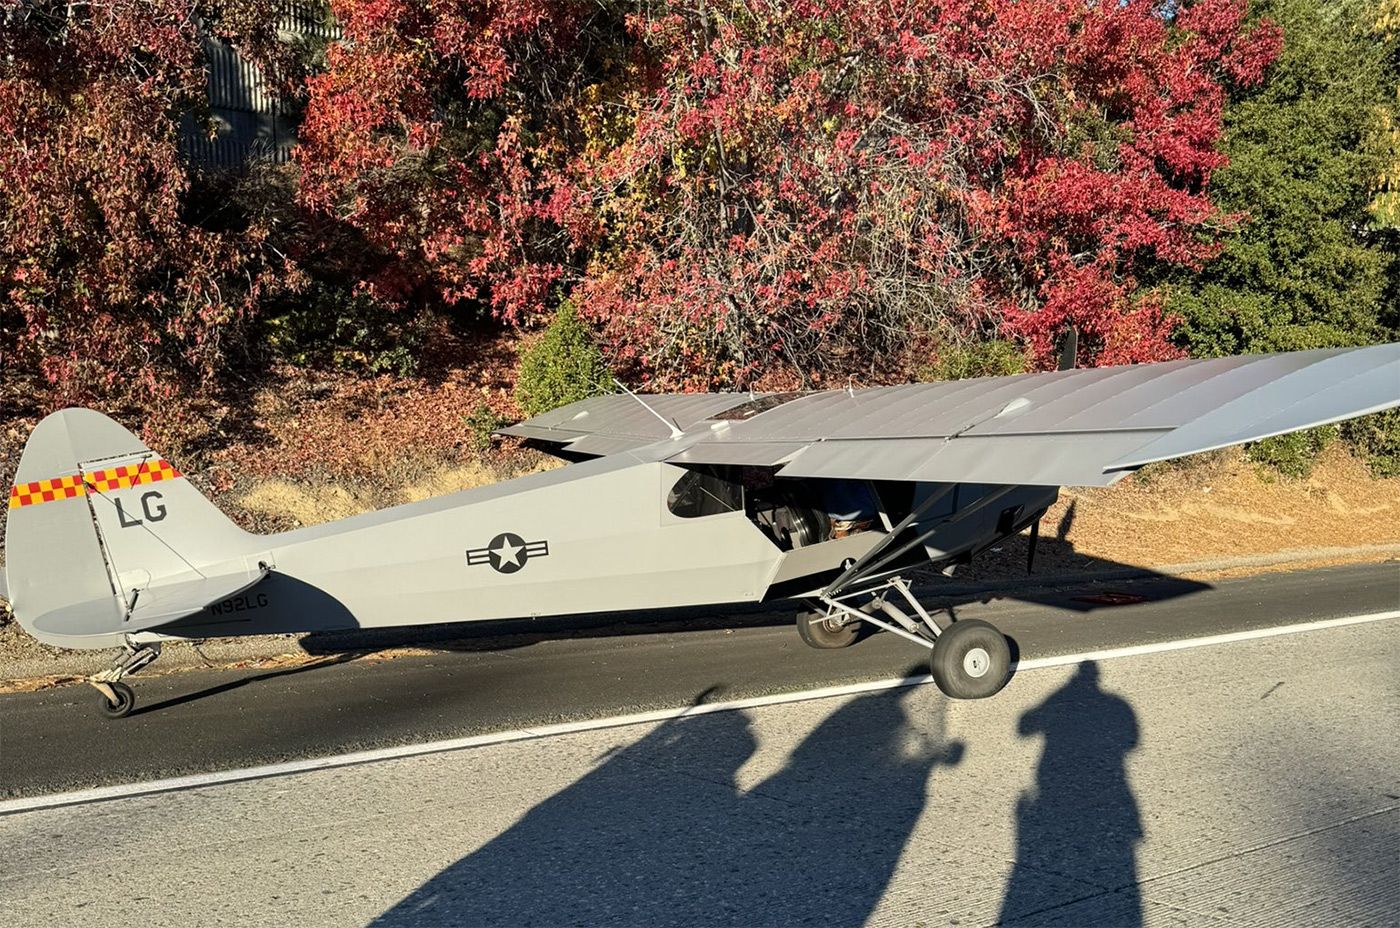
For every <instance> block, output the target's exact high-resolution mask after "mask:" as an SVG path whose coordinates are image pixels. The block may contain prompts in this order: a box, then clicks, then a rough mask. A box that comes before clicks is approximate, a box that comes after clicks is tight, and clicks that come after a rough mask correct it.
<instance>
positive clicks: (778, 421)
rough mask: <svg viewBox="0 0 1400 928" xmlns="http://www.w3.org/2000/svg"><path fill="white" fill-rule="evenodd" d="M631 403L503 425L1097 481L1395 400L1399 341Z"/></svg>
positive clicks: (695, 453)
mask: <svg viewBox="0 0 1400 928" xmlns="http://www.w3.org/2000/svg"><path fill="white" fill-rule="evenodd" d="M644 400H645V403H646V406H645V407H644V406H643V405H642V404H641V403H639V402H638V400H637V399H635V398H633V397H631V396H627V395H614V396H602V397H595V398H593V399H588V400H583V401H581V402H578V403H574V404H572V405H569V406H565V407H563V408H561V409H557V410H554V411H552V412H549V413H546V414H545V415H542V416H538V417H536V418H534V419H530V420H528V421H526V422H522V423H520V424H519V425H515V426H511V427H509V428H506V429H502V430H501V432H502V434H509V435H517V436H522V437H525V438H530V439H534V440H536V441H541V442H546V443H550V444H553V445H556V446H559V447H560V448H561V449H563V450H564V451H565V452H567V453H569V454H575V455H579V456H593V455H603V454H612V453H616V452H619V451H628V450H636V449H640V448H642V447H646V446H655V449H656V453H660V454H662V455H663V458H662V459H663V460H667V461H669V462H672V463H675V464H682V465H685V464H731V465H732V464H747V465H763V466H772V467H776V468H778V474H779V475H781V476H784V477H826V478H846V479H871V480H907V481H918V482H924V481H930V482H953V481H964V480H977V481H979V482H983V483H997V484H1033V485H1045V486H1056V485H1058V486H1107V485H1110V484H1112V483H1114V482H1116V481H1117V480H1119V479H1121V478H1122V477H1123V476H1124V475H1126V474H1127V473H1129V472H1131V471H1133V470H1136V469H1137V468H1139V467H1142V466H1143V465H1144V464H1148V463H1151V462H1154V461H1161V460H1166V459H1169V458H1175V457H1181V456H1183V455H1187V454H1195V453H1198V452H1202V451H1210V450H1213V449H1216V448H1223V447H1226V446H1229V445H1235V444H1239V443H1241V442H1247V441H1256V440H1258V439H1261V438H1267V437H1270V436H1273V435H1280V434H1283V433H1286V432H1293V431H1297V430H1299V429H1305V428H1310V427H1313V426H1317V425H1324V424H1326V423H1329V422H1337V421H1340V420H1342V419H1349V418H1353V417H1355V416H1360V415H1365V414H1367V413H1372V412H1379V411H1382V410H1385V409H1389V408H1392V407H1395V406H1400V344H1386V345H1374V346H1370V347H1365V348H1326V349H1318V350H1314V351H1298V352H1289V353H1284V354H1269V355H1246V356H1241V357H1229V358H1213V359H1208V360H1186V361H1170V362H1166V363H1161V364H1138V365H1130V366H1124V367H1104V368H1092V369H1085V370H1069V371H1056V372H1053V373H1045V374H1026V375H1018V376H1013V377H984V378H978V379H974V380H961V381H954V382H946V383H929V384H908V385H902V386H893V387H876V388H871V389H862V390H851V391H847V390H831V391H825V392H817V393H806V394H757V395H753V394H742V393H741V394H664V395H655V396H647V397H644ZM646 407H650V410H649V409H648V408H646ZM652 410H654V412H653V411H652ZM662 418H664V419H666V420H668V421H669V422H671V423H673V424H674V425H675V426H676V429H677V430H679V431H680V432H682V433H683V434H682V435H681V436H679V437H671V436H672V434H673V430H672V429H670V428H669V426H668V425H667V423H666V422H663V421H661V420H662Z"/></svg>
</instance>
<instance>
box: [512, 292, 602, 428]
mask: <svg viewBox="0 0 1400 928" xmlns="http://www.w3.org/2000/svg"><path fill="white" fill-rule="evenodd" d="M613 388H614V384H613V376H612V372H611V371H610V370H608V364H607V361H606V360H604V358H603V352H602V351H600V350H599V348H598V345H597V343H596V342H595V341H594V340H593V333H592V332H590V331H589V330H588V326H587V325H585V324H584V322H583V320H582V319H580V318H579V316H578V312H577V310H575V309H574V305H573V303H571V302H570V301H568V300H565V301H564V302H562V303H560V304H559V310H558V311H557V312H556V313H555V314H554V321H552V322H551V323H550V324H549V326H548V327H547V328H546V329H545V330H544V334H543V335H542V336H541V337H540V338H539V340H538V341H536V342H535V343H534V344H533V345H531V346H530V347H529V348H528V349H527V350H526V351H525V353H524V354H523V355H522V356H521V358H520V375H519V378H518V379H517V381H516V384H515V398H516V400H517V401H518V402H519V403H520V406H521V408H522V409H524V410H525V414H526V415H529V416H538V415H539V414H540V413H542V412H547V411H549V410H551V409H556V408H558V407H560V406H565V405H567V404H569V403H572V402H575V401H576V400H581V399H585V398H587V397H590V396H597V395H598V394H600V393H607V392H609V391H611V390H612V389H613Z"/></svg>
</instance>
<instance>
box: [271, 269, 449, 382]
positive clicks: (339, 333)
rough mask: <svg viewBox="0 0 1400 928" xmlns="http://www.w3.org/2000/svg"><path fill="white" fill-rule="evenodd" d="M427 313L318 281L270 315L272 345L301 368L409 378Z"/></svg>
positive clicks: (421, 340)
mask: <svg viewBox="0 0 1400 928" xmlns="http://www.w3.org/2000/svg"><path fill="white" fill-rule="evenodd" d="M426 325H427V317H426V315H424V314H421V313H420V314H414V313H413V312H412V311H410V310H408V309H399V308H396V307H393V306H390V305H387V304H385V303H384V302H382V301H380V300H377V299H375V298H374V296H372V295H371V294H369V293H365V292H363V291H361V292H358V293H356V292H353V291H352V290H351V289H350V288H349V287H345V286H336V285H333V284H325V283H320V282H317V283H314V284H312V285H310V286H309V287H307V289H306V291H305V293H304V294H302V295H301V297H300V298H299V299H297V301H296V303H295V305H294V306H292V307H290V308H288V309H286V310H285V311H283V312H281V313H278V314H277V315H275V316H273V317H271V318H269V319H268V320H267V323H266V328H267V342H268V345H269V346H270V347H271V348H272V349H273V350H274V351H276V352H277V353H278V354H280V355H281V356H282V357H284V358H286V359H287V360H288V361H290V362H291V363H293V364H295V365H297V366H299V367H310V366H328V367H334V368H337V369H339V370H345V371H356V372H360V373H368V374H386V373H387V374H396V375H398V376H400V377H407V376H409V375H410V374H413V373H415V372H416V371H417V369H418V350H419V348H420V347H421V346H422V342H423V334H424V329H425V328H426Z"/></svg>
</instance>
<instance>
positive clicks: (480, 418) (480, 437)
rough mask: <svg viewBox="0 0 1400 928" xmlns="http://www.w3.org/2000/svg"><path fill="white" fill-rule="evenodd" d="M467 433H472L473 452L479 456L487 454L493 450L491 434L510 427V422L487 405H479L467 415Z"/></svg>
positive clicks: (470, 439) (470, 438)
mask: <svg viewBox="0 0 1400 928" xmlns="http://www.w3.org/2000/svg"><path fill="white" fill-rule="evenodd" d="M466 421H467V431H468V432H469V433H470V435H469V441H470V442H471V446H472V450H473V451H475V452H476V453H477V454H485V453H486V452H487V451H490V450H491V433H492V432H494V431H496V429H498V428H500V427H501V426H503V425H509V424H510V420H509V419H507V418H506V417H505V416H503V415H501V414H500V413H498V412H496V410H494V409H492V408H491V407H490V406H489V405H488V404H486V403H477V404H476V408H475V409H473V410H472V411H471V413H470V414H468V415H467V418H466Z"/></svg>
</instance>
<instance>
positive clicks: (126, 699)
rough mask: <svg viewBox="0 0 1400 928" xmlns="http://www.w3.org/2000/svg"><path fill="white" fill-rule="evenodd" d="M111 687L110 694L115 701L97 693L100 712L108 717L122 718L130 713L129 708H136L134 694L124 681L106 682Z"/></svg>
mask: <svg viewBox="0 0 1400 928" xmlns="http://www.w3.org/2000/svg"><path fill="white" fill-rule="evenodd" d="M107 685H108V686H109V687H111V688H112V695H113V696H115V697H116V698H117V699H116V702H113V701H111V700H110V699H108V698H107V697H106V696H103V695H99V696H98V699H100V700H101V702H102V705H101V709H102V714H103V715H105V716H107V718H109V719H124V718H126V717H127V716H128V715H130V714H131V710H132V709H134V708H136V694H135V693H133V692H132V691H131V687H129V686H127V685H126V684H125V683H108V684H107Z"/></svg>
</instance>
